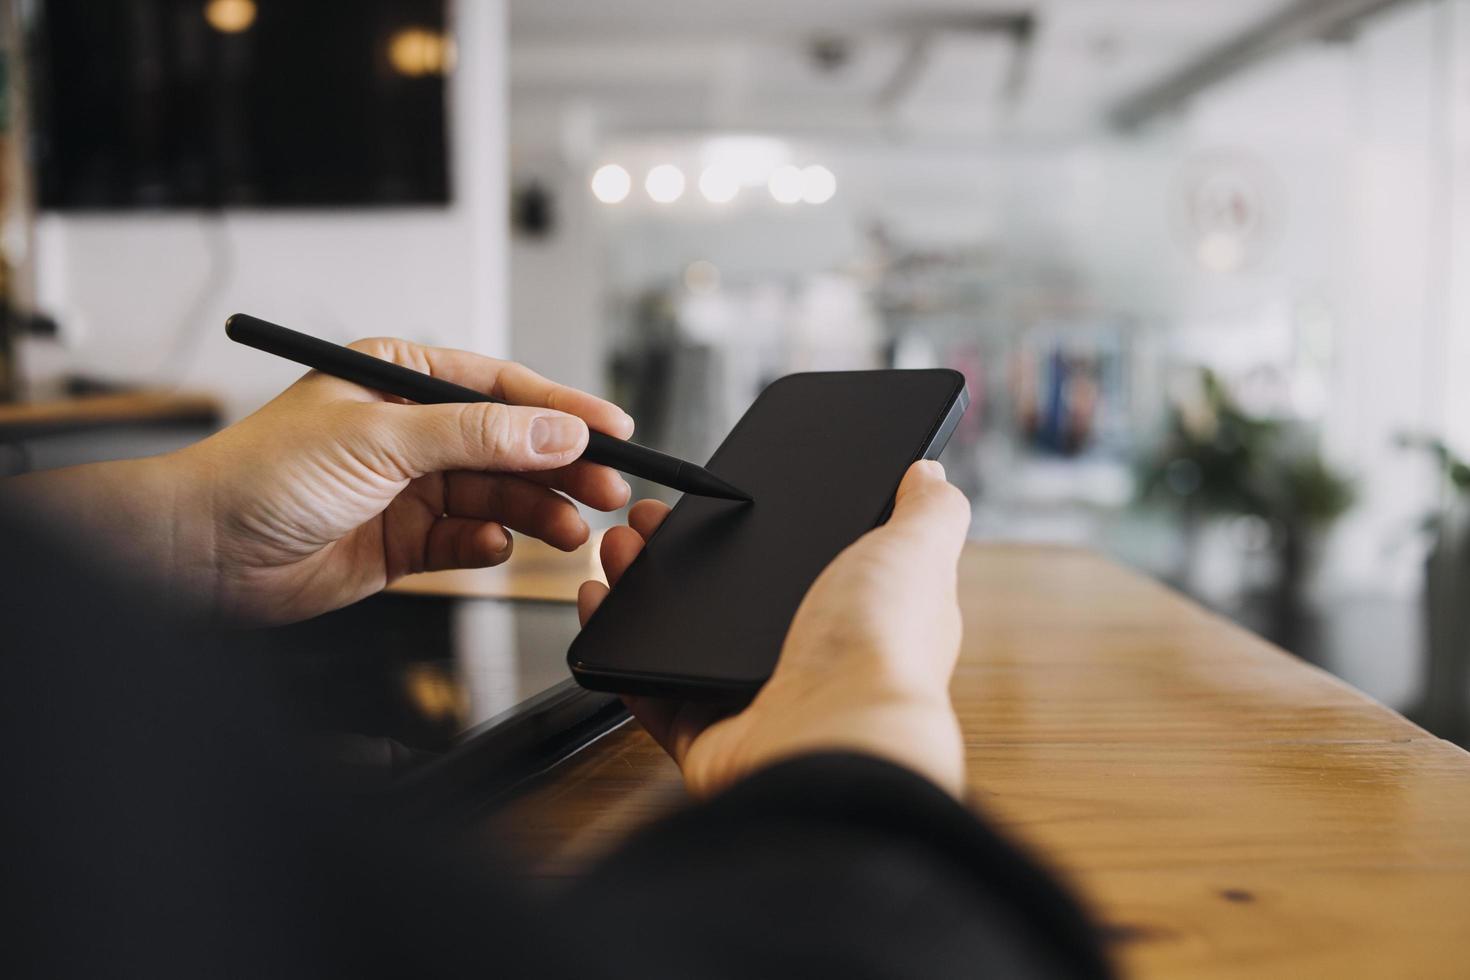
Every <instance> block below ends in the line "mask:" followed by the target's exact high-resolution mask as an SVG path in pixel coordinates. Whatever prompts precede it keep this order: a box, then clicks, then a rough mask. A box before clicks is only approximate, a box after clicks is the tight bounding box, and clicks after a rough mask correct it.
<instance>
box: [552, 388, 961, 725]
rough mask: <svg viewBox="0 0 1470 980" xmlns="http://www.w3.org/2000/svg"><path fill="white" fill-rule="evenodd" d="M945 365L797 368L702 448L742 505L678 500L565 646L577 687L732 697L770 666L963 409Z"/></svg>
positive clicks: (744, 693)
mask: <svg viewBox="0 0 1470 980" xmlns="http://www.w3.org/2000/svg"><path fill="white" fill-rule="evenodd" d="M968 403H969V398H968V395H967V393H966V391H965V385H964V379H963V377H962V376H961V375H960V374H959V373H958V372H955V371H948V370H923V371H901V370H890V371H843V372H821V373H811V374H796V375H790V376H788V377H785V378H782V379H780V380H778V381H776V382H774V383H773V384H772V385H770V386H769V387H768V388H767V389H766V390H765V391H764V392H762V394H761V395H760V397H759V398H758V399H757V400H756V402H755V403H754V404H753V405H752V406H751V408H750V410H749V411H748V412H747V413H746V414H745V416H744V417H743V418H742V419H741V420H740V422H739V423H737V425H736V426H735V428H734V430H733V431H732V432H731V433H730V435H729V437H728V438H727V439H726V440H725V442H724V444H723V445H721V447H720V448H719V449H718V450H717V451H716V452H715V454H714V456H713V457H712V458H711V459H710V462H709V469H710V470H711V471H712V472H713V473H715V474H716V475H717V476H720V477H721V478H723V479H725V480H728V481H730V482H731V483H734V484H735V485H737V486H739V487H741V488H742V489H744V490H746V491H748V492H749V493H750V494H751V495H752V497H753V498H754V500H753V502H750V503H743V502H737V501H726V500H715V499H710V498H696V497H685V498H684V499H682V500H681V501H680V502H679V503H678V505H677V506H676V507H675V508H674V510H673V512H672V513H670V514H669V516H668V518H667V519H666V520H665V521H664V523H663V525H662V526H661V527H660V528H659V530H658V531H657V532H656V533H655V534H654V535H653V537H652V538H651V539H650V540H649V542H648V545H647V547H646V548H645V549H644V551H643V552H642V554H640V555H639V557H638V558H637V560H636V561H634V563H633V564H632V565H631V566H630V567H629V568H628V570H627V571H626V572H625V573H624V576H623V578H622V580H621V581H620V582H619V583H618V586H617V588H616V589H614V590H613V591H612V593H611V594H610V595H609V596H608V597H607V599H606V600H605V601H604V602H603V603H602V605H601V607H600V608H599V609H598V610H597V612H596V613H595V614H594V615H593V616H592V618H591V620H589V621H588V623H587V625H586V627H585V628H584V629H583V630H582V632H581V634H579V635H578V637H577V638H576V640H574V641H573V643H572V646H571V649H570V650H569V651H568V653H567V662H568V664H569V666H570V667H571V669H572V674H573V676H574V677H575V678H576V679H577V680H578V682H579V683H581V684H582V685H583V686H585V687H589V688H593V689H596V690H606V691H615V692H619V693H629V694H634V693H636V694H657V695H662V696H669V697H683V698H689V697H703V698H708V699H721V700H731V701H736V700H745V699H748V698H750V697H751V696H753V695H754V693H755V692H756V691H757V690H759V688H760V687H761V685H762V684H764V683H765V681H766V679H768V678H769V677H770V674H771V671H772V670H773V669H774V667H775V664H776V659H777V657H778V656H779V654H780V650H781V644H782V641H783V639H784V638H785V635H786V631H787V629H788V628H789V626H790V624H791V619H792V617H793V615H794V614H795V612H796V608H797V606H798V605H799V604H800V603H801V600H802V597H803V596H804V595H805V594H806V592H807V589H808V588H810V586H811V584H812V582H813V581H814V580H815V578H816V577H817V575H818V574H820V572H821V571H822V569H823V568H825V567H826V566H827V564H828V563H829V562H831V560H832V559H833V558H835V557H836V556H837V554H838V553H839V552H840V551H842V549H843V548H845V547H847V546H848V545H849V544H851V543H852V542H853V541H855V540H857V538H858V537H860V536H861V535H862V534H863V533H865V532H866V531H868V530H871V529H872V528H873V527H875V526H877V525H878V524H880V523H882V521H883V520H884V519H885V518H886V516H887V514H888V510H889V508H890V507H891V506H892V501H893V494H894V491H895V490H896V489H897V487H898V484H899V481H900V480H901V479H902V477H903V474H904V471H905V470H906V469H907V468H908V466H909V465H910V464H911V463H913V462H914V461H916V460H919V459H924V458H929V459H932V458H935V457H937V456H938V455H939V453H940V451H941V450H942V449H943V448H944V445H945V443H946V442H948V440H949V437H950V435H951V434H952V433H953V431H954V428H955V426H956V425H957V424H958V422H959V419H960V417H961V416H962V415H963V414H964V411H965V409H966V407H967V406H968Z"/></svg>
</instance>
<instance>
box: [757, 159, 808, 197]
mask: <svg viewBox="0 0 1470 980" xmlns="http://www.w3.org/2000/svg"><path fill="white" fill-rule="evenodd" d="M803 183H804V181H803V180H802V177H801V171H800V170H798V169H797V168H796V167H792V166H784V167H777V168H776V169H775V170H772V171H771V179H770V180H769V181H768V182H767V185H766V186H767V187H769V188H770V191H771V196H772V197H774V198H775V199H776V200H777V201H779V202H781V203H782V204H795V203H796V202H797V201H799V200H801V194H802V189H803V188H802V185H803Z"/></svg>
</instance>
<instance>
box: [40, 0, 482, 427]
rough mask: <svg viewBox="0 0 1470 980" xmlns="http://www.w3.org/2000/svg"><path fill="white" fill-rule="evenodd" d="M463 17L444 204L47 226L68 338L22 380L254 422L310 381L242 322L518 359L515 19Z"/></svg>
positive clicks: (53, 293)
mask: <svg viewBox="0 0 1470 980" xmlns="http://www.w3.org/2000/svg"><path fill="white" fill-rule="evenodd" d="M453 13H454V24H455V35H456V40H457V44H458V53H459V57H458V64H457V67H456V70H455V72H454V74H453V75H452V77H451V80H450V91H449V97H450V100H451V107H450V126H451V130H450V142H451V147H452V149H451V167H452V183H453V192H452V198H453V200H452V203H451V204H450V205H448V206H447V207H437V208H399V209H383V210H372V211H369V210H358V211H300V210H281V211H229V212H227V213H225V214H224V215H223V216H220V217H215V218H209V217H204V216H202V215H199V214H197V213H193V214H191V213H187V212H185V213H178V214H156V215H149V214H144V213H138V212H134V213H129V214H124V215H70V214H48V215H44V216H43V217H42V219H41V220H40V223H39V227H38V229H37V244H36V249H37V252H36V259H37V261H36V266H37V278H38V282H37V287H38V302H39V304H40V305H41V307H42V309H44V310H47V311H48V312H50V313H52V314H54V315H55V316H57V317H58V318H59V319H60V320H61V322H62V323H63V325H64V327H65V328H66V330H67V336H66V342H65V346H64V348H63V349H61V350H59V351H58V350H54V349H47V347H46V345H40V344H35V343H32V344H30V345H28V347H27V349H26V351H25V352H24V356H25V361H24V362H23V370H25V371H26V374H27V377H28V379H30V380H31V381H32V383H34V384H37V385H42V386H43V385H44V384H45V383H46V382H47V380H48V378H53V377H55V376H56V375H59V374H60V373H63V372H67V373H83V374H87V375H91V376H95V377H100V378H106V379H108V380H112V381H125V382H147V383H156V384H179V385H183V386H187V387H190V388H204V389H207V390H211V391H216V392H218V393H219V394H220V395H221V397H222V398H223V399H224V400H225V402H226V405H227V408H228V411H229V414H230V415H231V416H235V415H239V414H243V413H244V412H246V411H248V410H250V409H251V408H253V407H254V406H256V405H258V404H259V403H260V402H262V401H264V400H265V399H267V398H268V397H270V395H271V394H273V393H274V392H275V391H277V390H279V389H280V388H281V387H282V386H283V385H285V384H286V383H288V382H289V381H290V380H291V379H292V378H294V377H296V376H297V375H299V374H300V371H299V370H297V369H296V368H294V367H292V366H290V365H287V364H284V363H276V362H273V361H272V360H271V359H269V358H267V357H265V356H264V355H261V354H257V353H254V352H251V351H247V350H245V349H243V348H239V347H237V346H236V345H234V344H231V343H229V342H228V341H227V340H226V339H225V337H224V331H223V325H224V320H225V317H226V316H227V315H229V314H230V313H232V312H236V311H246V312H250V313H255V314H258V315H260V316H263V317H266V318H268V319H276V320H279V321H281V322H283V323H285V324H287V325H293V326H298V327H300V328H302V329H305V330H307V331H310V332H315V333H319V334H321V335H323V336H325V337H328V338H330V339H333V340H338V341H347V340H352V339H355V338H357V337H362V336H370V335H375V334H395V335H398V336H404V337H409V338H411V339H414V340H420V341H425V342H430V343H435V344H444V345H451V346H458V347H466V348H470V349H475V350H480V351H484V352H486V353H491V354H498V355H502V356H505V355H507V354H508V351H509V336H508V329H507V325H506V304H507V300H506V273H507V245H506V232H505V228H506V222H505V202H506V167H505V153H506V135H505V133H506V124H505V111H506V82H505V79H506V70H505V68H506V48H505V45H506V19H505V17H506V15H505V4H504V0H460V2H458V3H457V4H455V7H454V11H453Z"/></svg>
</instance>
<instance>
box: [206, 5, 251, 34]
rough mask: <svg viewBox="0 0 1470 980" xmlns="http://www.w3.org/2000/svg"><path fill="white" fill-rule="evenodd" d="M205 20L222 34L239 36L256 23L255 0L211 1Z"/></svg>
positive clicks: (207, 7) (207, 6)
mask: <svg viewBox="0 0 1470 980" xmlns="http://www.w3.org/2000/svg"><path fill="white" fill-rule="evenodd" d="M204 19H205V20H207V21H208V22H209V26H210V27H213V28H214V29H215V30H217V31H219V32H220V33H221V34H239V33H240V32H241V31H248V30H250V25H251V24H253V23H255V0H209V2H208V3H206V4H205V5H204Z"/></svg>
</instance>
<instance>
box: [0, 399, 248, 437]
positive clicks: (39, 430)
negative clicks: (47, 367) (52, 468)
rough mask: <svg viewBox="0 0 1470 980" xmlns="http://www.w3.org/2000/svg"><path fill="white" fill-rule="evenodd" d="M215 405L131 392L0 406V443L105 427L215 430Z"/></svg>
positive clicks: (217, 410)
mask: <svg viewBox="0 0 1470 980" xmlns="http://www.w3.org/2000/svg"><path fill="white" fill-rule="evenodd" d="M219 417H220V404H219V401H218V400H217V399H215V398H214V397H213V396H211V395H205V394H199V393H195V392H179V391H133V392H125V393H122V394H116V395H86V396H81V397H76V398H58V399H55V400H50V401H33V402H5V403H0V438H5V439H20V438H32V437H35V436H39V435H45V434H48V433H51V432H68V431H73V430H77V429H89V428H95V427H98V426H107V425H139V424H150V423H164V422H179V423H200V424H206V425H215V424H218V422H219Z"/></svg>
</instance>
